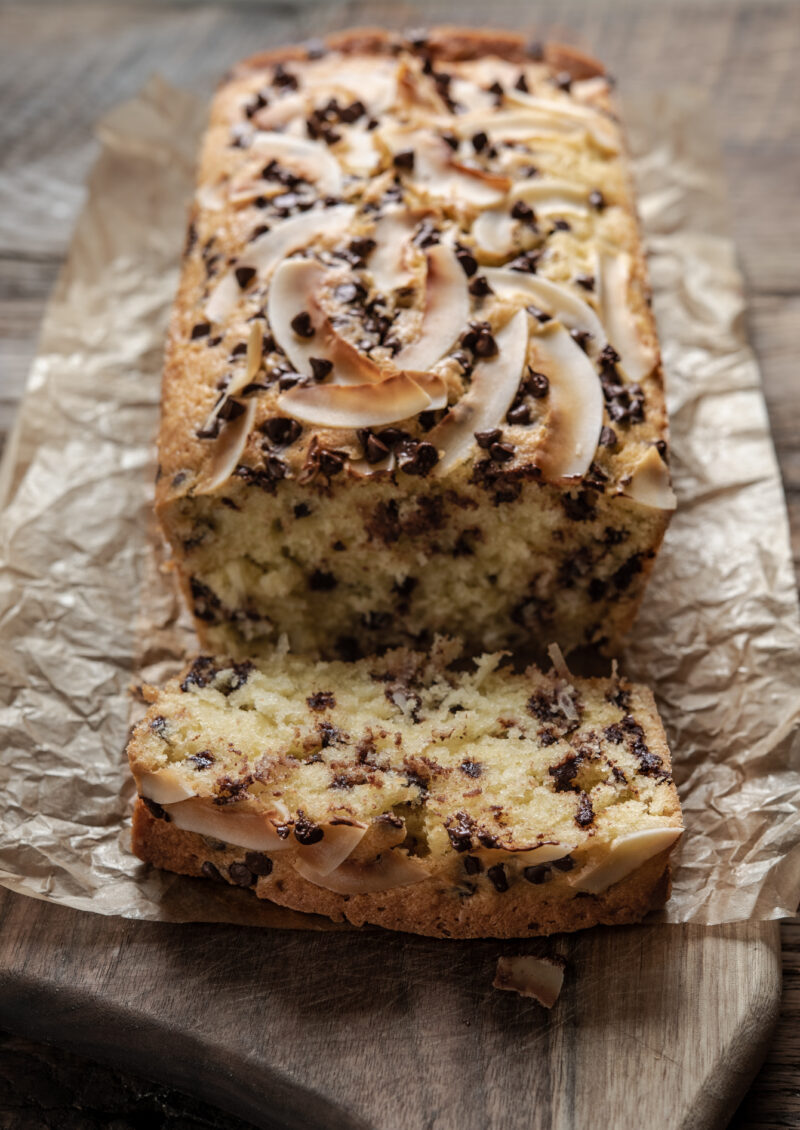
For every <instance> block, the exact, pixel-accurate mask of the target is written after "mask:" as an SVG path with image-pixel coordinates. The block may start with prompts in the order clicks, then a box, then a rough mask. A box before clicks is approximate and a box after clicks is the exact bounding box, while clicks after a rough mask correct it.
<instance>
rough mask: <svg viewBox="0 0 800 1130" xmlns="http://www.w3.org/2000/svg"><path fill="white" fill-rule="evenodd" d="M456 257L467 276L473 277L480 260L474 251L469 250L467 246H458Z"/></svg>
mask: <svg viewBox="0 0 800 1130" xmlns="http://www.w3.org/2000/svg"><path fill="white" fill-rule="evenodd" d="M456 259H458V261H459V263H460V264H461V269H462V270H463V272H464V274H465V275H466V276H467V278H468V279H469V278H472V276H473V275H474V274H475V272H476V271H477V269H478V260H477V259H476V258H475V256H474V255H473V254H472V252H471V251H468V250H467V248H466V247H460V246H457V247H456Z"/></svg>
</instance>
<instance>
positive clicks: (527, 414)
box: [506, 404, 531, 424]
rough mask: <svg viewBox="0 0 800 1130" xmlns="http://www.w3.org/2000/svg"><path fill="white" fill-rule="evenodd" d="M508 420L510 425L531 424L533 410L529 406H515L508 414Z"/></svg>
mask: <svg viewBox="0 0 800 1130" xmlns="http://www.w3.org/2000/svg"><path fill="white" fill-rule="evenodd" d="M506 420H507V421H508V423H509V424H529V423H530V422H531V410H530V408H529V407H528V405H527V404H515V405H513V407H511V408H509V410H508V412H507V413H506Z"/></svg>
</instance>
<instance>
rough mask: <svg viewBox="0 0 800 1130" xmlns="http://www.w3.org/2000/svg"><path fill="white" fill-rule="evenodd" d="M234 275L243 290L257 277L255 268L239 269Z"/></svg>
mask: <svg viewBox="0 0 800 1130" xmlns="http://www.w3.org/2000/svg"><path fill="white" fill-rule="evenodd" d="M233 273H234V274H235V275H236V281H237V282H238V284H239V286H240V287H241V288H242V290H244V288H245V287H246V286H248V285H249V284H250V283H251V282H252V281H253V279H254V278H255V277H256V269H255V267H237V268H236V270H235V271H234V272H233Z"/></svg>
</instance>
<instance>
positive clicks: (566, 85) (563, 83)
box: [553, 71, 572, 91]
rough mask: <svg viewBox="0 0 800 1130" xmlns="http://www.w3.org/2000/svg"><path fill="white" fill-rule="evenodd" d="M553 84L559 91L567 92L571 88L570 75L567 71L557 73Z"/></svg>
mask: <svg viewBox="0 0 800 1130" xmlns="http://www.w3.org/2000/svg"><path fill="white" fill-rule="evenodd" d="M553 82H554V83H555V84H556V86H557V87H558V88H559V90H566V91H569V89H570V87H571V86H572V75H571V74H570V73H569V71H559V72H558V74H557V75H555V76H554V77H553Z"/></svg>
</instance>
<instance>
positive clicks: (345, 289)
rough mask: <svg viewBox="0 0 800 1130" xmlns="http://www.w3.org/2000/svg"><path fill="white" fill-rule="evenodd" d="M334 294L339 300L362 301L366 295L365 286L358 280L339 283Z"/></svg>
mask: <svg viewBox="0 0 800 1130" xmlns="http://www.w3.org/2000/svg"><path fill="white" fill-rule="evenodd" d="M334 294H335V295H336V297H337V298H338V300H339V301H340V302H363V301H364V299H365V298H366V297H367V291H366V288H365V287H364V286H363V285H362V284H361V283H359V282H346V283H341V284H340V285H339V286H337V287H336V289H335V291H334Z"/></svg>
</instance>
